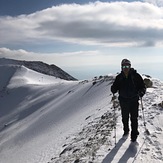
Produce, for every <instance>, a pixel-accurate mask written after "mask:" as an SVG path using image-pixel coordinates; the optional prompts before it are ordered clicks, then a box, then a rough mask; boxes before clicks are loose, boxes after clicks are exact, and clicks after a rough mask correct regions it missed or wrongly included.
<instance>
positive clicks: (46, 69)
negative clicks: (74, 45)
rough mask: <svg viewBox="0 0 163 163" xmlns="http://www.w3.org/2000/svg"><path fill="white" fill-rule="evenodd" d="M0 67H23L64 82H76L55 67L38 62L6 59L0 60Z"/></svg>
mask: <svg viewBox="0 0 163 163" xmlns="http://www.w3.org/2000/svg"><path fill="white" fill-rule="evenodd" d="M0 65H19V66H22V65H23V66H25V67H27V68H29V69H32V70H34V71H37V72H40V73H43V74H46V75H51V76H55V77H58V78H61V79H64V80H77V79H75V78H74V77H72V76H71V75H69V74H68V73H66V72H65V71H63V70H62V69H61V68H59V67H57V66H56V65H48V64H46V63H43V62H40V61H20V60H13V59H7V58H0Z"/></svg>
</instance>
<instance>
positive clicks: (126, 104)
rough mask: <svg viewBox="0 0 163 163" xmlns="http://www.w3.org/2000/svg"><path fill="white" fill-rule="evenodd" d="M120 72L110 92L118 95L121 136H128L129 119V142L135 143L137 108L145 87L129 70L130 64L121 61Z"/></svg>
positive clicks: (139, 78)
mask: <svg viewBox="0 0 163 163" xmlns="http://www.w3.org/2000/svg"><path fill="white" fill-rule="evenodd" d="M121 66H122V67H121V68H122V71H121V73H120V74H118V75H117V76H116V78H115V81H114V83H113V85H112V86H111V92H112V93H113V97H114V94H115V93H116V92H118V93H119V97H118V99H119V102H120V107H121V113H122V123H123V130H124V134H123V136H128V134H129V117H130V120H131V141H133V142H135V141H136V139H137V136H138V135H139V132H138V107H139V102H138V101H139V97H140V98H142V97H143V96H144V94H145V92H146V87H145V84H144V81H143V79H142V77H141V76H140V75H139V74H138V73H137V72H136V70H134V69H133V68H131V62H130V61H129V60H128V59H123V60H122V62H121Z"/></svg>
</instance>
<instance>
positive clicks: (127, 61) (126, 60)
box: [121, 59, 131, 66]
mask: <svg viewBox="0 0 163 163" xmlns="http://www.w3.org/2000/svg"><path fill="white" fill-rule="evenodd" d="M124 64H128V65H130V66H131V62H130V61H129V60H128V59H123V60H122V62H121V65H124Z"/></svg>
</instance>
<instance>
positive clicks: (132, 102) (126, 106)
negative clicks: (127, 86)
mask: <svg viewBox="0 0 163 163" xmlns="http://www.w3.org/2000/svg"><path fill="white" fill-rule="evenodd" d="M120 106H121V113H122V123H123V130H124V132H129V118H130V120H131V138H137V135H138V134H139V132H138V108H139V103H138V99H137V98H136V99H127V100H120Z"/></svg>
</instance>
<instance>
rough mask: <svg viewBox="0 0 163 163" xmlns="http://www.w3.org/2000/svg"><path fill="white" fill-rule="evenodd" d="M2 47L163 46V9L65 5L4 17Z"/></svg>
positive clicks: (122, 4) (0, 28) (0, 29)
mask: <svg viewBox="0 0 163 163" xmlns="http://www.w3.org/2000/svg"><path fill="white" fill-rule="evenodd" d="M0 24H1V26H0V37H1V38H3V39H1V40H0V45H3V46H5V45H7V44H15V43H19V44H20V43H24V42H32V43H39V42H45V41H46V40H48V41H49V40H51V41H54V40H59V41H63V42H70V43H75V44H85V45H103V46H157V45H161V46H162V43H163V8H162V7H158V6H154V5H152V4H149V3H142V2H132V3H128V2H112V3H102V2H96V3H89V4H85V5H77V4H70V5H61V6H56V7H52V8H48V9H46V10H43V11H40V12H36V13H34V14H31V15H21V16H18V17H0Z"/></svg>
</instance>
